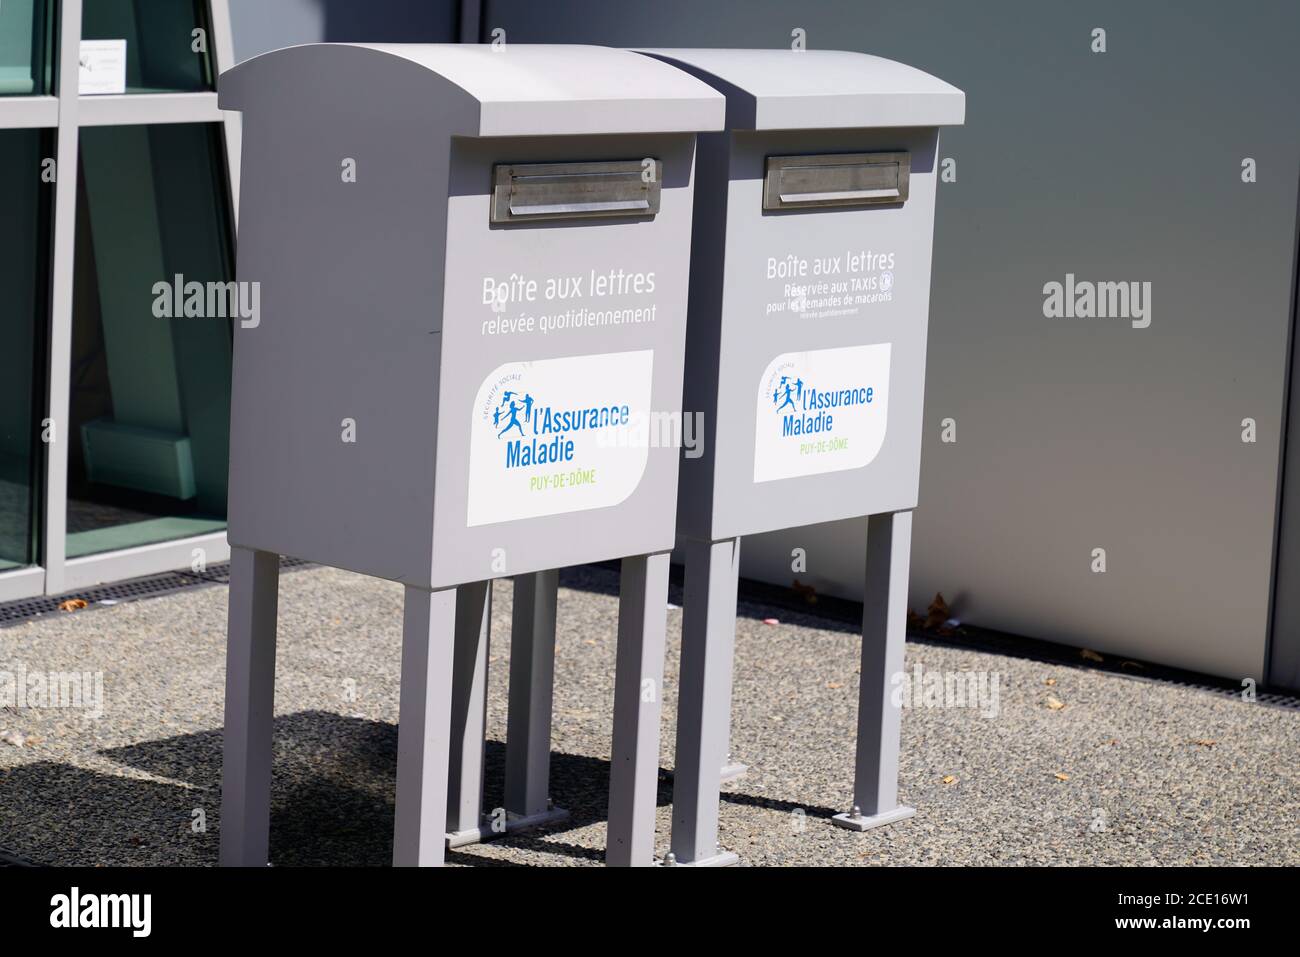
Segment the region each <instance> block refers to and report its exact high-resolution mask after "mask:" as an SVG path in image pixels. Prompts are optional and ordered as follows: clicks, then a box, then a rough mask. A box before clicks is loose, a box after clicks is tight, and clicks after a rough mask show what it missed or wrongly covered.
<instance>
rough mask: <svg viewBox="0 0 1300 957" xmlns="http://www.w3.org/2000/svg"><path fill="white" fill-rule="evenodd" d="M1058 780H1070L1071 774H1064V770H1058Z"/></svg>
mask: <svg viewBox="0 0 1300 957" xmlns="http://www.w3.org/2000/svg"><path fill="white" fill-rule="evenodd" d="M1056 780H1058V781H1068V780H1070V776H1069V775H1068V774H1064V773H1062V772H1060V771H1057V772H1056Z"/></svg>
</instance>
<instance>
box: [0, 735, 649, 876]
mask: <svg viewBox="0 0 1300 957" xmlns="http://www.w3.org/2000/svg"><path fill="white" fill-rule="evenodd" d="M274 734H275V743H274V755H273V761H274V766H273V771H272V781H273V783H272V796H271V859H272V861H273V862H274V863H275V864H277V865H281V866H314V865H332V866H339V865H345V866H347V865H350V866H379V867H383V866H387V865H388V864H389V862H390V861H391V858H392V833H393V789H394V783H395V781H396V777H397V727H396V726H395V725H392V724H388V723H385V722H381V721H371V720H369V719H365V718H352V717H347V716H344V715H338V714H334V713H331V712H328V711H300V712H297V713H295V714H291V715H284V716H282V717H279V718H276V721H275V731H274ZM221 739H222V732H221V730H220V729H215V730H212V731H204V732H200V733H197V734H188V735H180V736H178V737H173V738H163V739H160V740H157V741H148V742H143V743H141V744H134V745H129V746H127V747H122V748H112V749H107V750H105V751H103V752H101V753H102V755H103V756H104V757H106V758H109V759H110V760H112V761H116V762H119V763H121V764H124V765H127V766H129V767H132V768H136V769H139V770H141V771H146V772H148V773H149V774H152V775H155V776H157V777H161V778H166V779H168V780H169V781H172V782H175V783H174V784H160V783H157V782H148V781H133V780H131V779H127V778H119V777H112V776H105V775H100V774H92V773H91V772H85V771H80V770H78V769H75V768H71V767H67V766H63V765H59V766H54V767H58V768H59V769H61V772H62V773H63V774H65V775H70V776H72V777H74V778H77V777H80V778H85V779H98V781H100V782H102V785H101V786H102V787H111V788H113V789H115V793H114V794H113V795H112V796H111V798H108V799H105V798H104V797H103V796H102V795H101V796H99V797H92V796H87V797H86V798H85V799H84V800H82V799H81V798H80V797H79V795H81V794H83V793H85V794H87V795H93V794H95V792H96V790H97V789H96V788H95V787H89V788H88V781H75V780H74V781H72V782H69V783H68V784H67V785H66V786H65V787H64V788H63V790H65V791H66V792H67V793H68V794H69V795H70V796H71V800H73V801H74V802H75V804H76V805H77V807H76V811H77V812H78V814H79V815H80V816H84V817H91V818H94V819H96V820H97V821H100V822H101V829H102V831H103V834H102V840H103V841H107V842H109V843H114V842H121V841H123V840H125V839H126V837H127V835H129V834H134V833H137V832H139V833H140V834H141V835H143V836H144V838H145V839H146V842H147V843H151V844H152V843H155V842H152V841H149V840H148V838H149V835H150V834H151V833H156V832H157V831H158V829H159V828H171V829H173V830H176V831H180V832H183V833H182V834H181V837H177V838H169V839H168V840H167V841H164V842H156V843H157V846H156V847H155V848H154V850H153V851H152V852H144V851H141V852H140V853H139V854H136V853H126V854H124V855H122V856H123V858H129V860H126V859H123V860H122V862H123V863H139V864H175V863H187V864H215V863H216V859H217V845H218V837H217V832H218V828H219V824H220V820H219V819H220V814H219V810H220V803H221V802H220V794H221ZM34 767H36V766H34ZM23 770H24V769H19V770H16V771H14V772H11V774H12V775H19V774H21V773H23ZM27 770H30V769H27ZM8 783H9V784H12V785H13V789H12V790H10V788H9V787H8V786H6V787H5V789H4V791H3V793H4V794H5V795H12V794H15V793H23V794H29V795H32V799H33V801H37V800H39V798H38V797H37V796H38V795H40V794H42V793H43V785H42V783H40V782H34V783H28V782H23V781H19V780H11V781H9V782H8ZM608 788H609V762H608V761H606V760H603V759H598V758H592V757H588V756H586V755H578V754H565V753H553V754H552V755H551V796H552V798H553V799H554V801H555V803H556V804H557V805H558V806H560V807H563V808H567V809H568V811H569V812H570V815H571V817H570V819H569V821H568V822H567V823H566V824H563V825H560V826H558V827H552V828H548V829H547V830H546V832H545V834H546V835H548V836H550V837H551V839H546V838H544V837H543V836H542V832H535V833H525V834H519V835H513V836H510V837H507V838H503V839H502V842H503V843H505V844H508V845H510V846H513V847H519V848H522V849H528V850H536V851H540V852H545V853H550V854H562V855H566V856H569V857H575V858H581V859H584V860H586V859H591V860H602V859H603V858H604V853H603V851H601V850H594V849H591V848H584V847H578V846H576V845H571V844H565V843H563V842H562V841H556V840H554V839H553V837H554V835H558V834H562V833H563V832H564V831H566V830H571V829H575V828H580V827H585V826H587V825H589V824H593V823H597V822H601V821H604V820H605V819H606V816H607V811H608V806H607V802H608ZM504 792H505V745H504V744H503V743H501V742H498V741H489V742H488V743H487V754H486V776H485V785H484V798H485V800H484V805H485V807H486V808H488V809H491V808H494V807H498V806H499V805H500V804H501V803H502V800H503V795H504ZM671 796H672V778H671V775H670V774H669V773H668V772H666V771H664V770H662V769H661V770H660V772H659V794H658V802H659V803H660V804H667V803H669V801H670V799H671ZM4 800H5V798H3V797H0V808H3V804H4ZM195 807H201V808H203V809H204V814H205V815H206V820H207V827H208V830H207V833H206V834H202V835H195V837H196V838H197V839H198V840H196V841H194V842H190V844H185V843H183V842H181V839H182V838H185V839H186V840H188V835H189V829H190V821H191V812H192V810H193V809H194V808H195ZM6 817H8V814H6ZM137 822H138V823H137ZM0 833H3V825H2V824H0ZM69 836H70V838H71V840H70V843H71V844H73V845H77V844H79V843H80V839H79V838H78V837H77V836H76V835H75V834H70V835H69ZM99 840H101V838H96V841H99ZM178 842H181V843H179V844H178ZM0 843H4V844H5V846H8V847H11V848H13V849H15V850H18V851H27V850H29V848H28V844H27V843H26V842H24V841H19V840H13V841H7V842H5V841H0ZM191 844H192V845H194V846H190V845H191ZM182 847H183V848H184V854H183V859H182V853H181V849H182ZM89 849H90V848H89V847H88V848H87V850H89ZM126 850H128V851H129V850H130V849H126ZM77 856H78V857H81V855H80V854H79V855H77ZM89 856H91V855H87V857H89ZM36 857H37V859H38V860H39V859H40V855H36ZM96 859H99V858H98V857H96ZM108 859H109V860H112V861H114V862H116V861H117V860H119V857H118V855H116V854H110V855H109V856H108ZM448 860H449V861H453V862H456V863H463V864H469V865H473V866H499V865H502V864H505V863H506V862H502V861H495V860H487V859H484V858H482V857H480V856H478V855H473V854H463V853H456V852H451V853H449V854H448Z"/></svg>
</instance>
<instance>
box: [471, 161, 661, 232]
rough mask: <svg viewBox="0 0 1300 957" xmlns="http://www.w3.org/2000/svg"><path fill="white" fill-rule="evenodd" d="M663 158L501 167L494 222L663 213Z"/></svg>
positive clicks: (496, 177) (495, 175)
mask: <svg viewBox="0 0 1300 957" xmlns="http://www.w3.org/2000/svg"><path fill="white" fill-rule="evenodd" d="M662 174H663V163H662V161H660V160H657V159H651V158H647V159H645V160H630V161H624V162H616V163H533V164H523V165H518V164H505V163H503V164H500V165H498V166H496V167H495V169H494V173H493V182H494V184H495V185H494V187H493V190H492V222H494V223H511V222H519V221H532V222H536V221H538V220H543V219H583V218H596V217H605V216H654V215H655V214H657V213H658V212H659V190H660V188H661V187H660V176H661V175H662Z"/></svg>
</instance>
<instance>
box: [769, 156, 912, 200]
mask: <svg viewBox="0 0 1300 957" xmlns="http://www.w3.org/2000/svg"><path fill="white" fill-rule="evenodd" d="M910 171H911V154H909V153H835V154H829V155H820V156H769V157H768V158H767V175H766V176H765V177H764V180H763V208H764V209H803V208H807V207H815V206H876V205H883V204H890V203H905V202H907V179H908V174H909V172H910Z"/></svg>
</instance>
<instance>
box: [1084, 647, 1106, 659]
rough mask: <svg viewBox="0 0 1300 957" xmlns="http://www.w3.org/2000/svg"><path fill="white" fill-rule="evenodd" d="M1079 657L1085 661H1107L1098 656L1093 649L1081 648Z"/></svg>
mask: <svg viewBox="0 0 1300 957" xmlns="http://www.w3.org/2000/svg"><path fill="white" fill-rule="evenodd" d="M1079 657H1080V658H1082V659H1084V660H1085V661H1105V660H1106V659H1105V658H1103V657H1102V656H1101V655H1099V654H1097V652H1095V651H1093V650H1092V649H1091V648H1080V649H1079Z"/></svg>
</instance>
